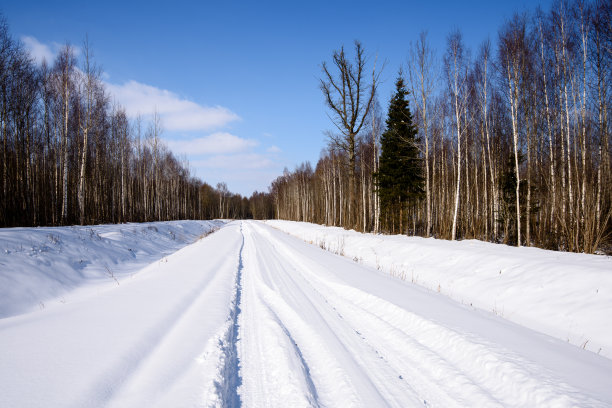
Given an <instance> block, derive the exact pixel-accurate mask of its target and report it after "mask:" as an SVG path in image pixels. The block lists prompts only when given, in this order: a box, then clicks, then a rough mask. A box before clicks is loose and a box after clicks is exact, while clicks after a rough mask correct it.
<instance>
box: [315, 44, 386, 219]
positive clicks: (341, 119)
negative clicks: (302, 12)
mask: <svg viewBox="0 0 612 408" xmlns="http://www.w3.org/2000/svg"><path fill="white" fill-rule="evenodd" d="M332 60H333V66H334V67H335V69H334V70H331V69H330V67H329V66H328V65H327V63H326V62H323V64H322V70H323V78H321V79H320V87H321V91H323V95H324V96H325V102H326V104H327V106H328V107H329V108H330V110H331V115H330V119H331V121H332V122H333V124H334V126H335V127H336V129H337V130H338V131H339V132H340V134H339V135H337V136H336V134H335V133H333V132H330V133H329V134H330V137H331V140H332V142H333V143H334V144H335V145H337V146H338V147H339V148H340V149H341V150H342V151H344V152H346V154H347V156H348V168H349V186H348V187H349V206H348V220H349V222H352V221H353V217H354V215H355V212H356V211H355V208H354V207H355V189H356V179H357V176H356V173H357V172H356V138H357V135H358V134H359V132H360V131H361V129H362V127H363V125H364V123H365V121H366V118H367V116H368V113H369V111H370V109H371V107H372V103H373V101H374V95H376V87H377V86H378V80H379V77H380V72H378V73H377V72H376V65H374V68H373V69H372V80H371V82H368V80H367V79H366V71H365V70H366V63H367V61H366V57H365V56H364V50H363V46H362V45H361V43H360V42H359V41H355V61H354V62H351V61H350V60H349V59H348V58H347V56H346V54H345V52H344V47H341V48H340V51H334V54H333V57H332ZM334 71H335V72H334Z"/></svg>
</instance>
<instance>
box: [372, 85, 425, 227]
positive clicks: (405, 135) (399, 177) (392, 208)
mask: <svg viewBox="0 0 612 408" xmlns="http://www.w3.org/2000/svg"><path fill="white" fill-rule="evenodd" d="M407 96H408V91H407V90H406V86H405V84H404V80H403V78H402V77H401V75H400V76H399V77H398V79H397V81H396V83H395V95H394V96H393V98H392V99H391V103H390V105H389V113H388V115H387V130H386V131H385V132H384V133H383V134H382V137H381V156H380V167H379V170H378V172H377V173H376V175H375V176H376V184H377V187H378V191H379V193H380V200H381V206H382V209H383V214H382V215H381V217H382V218H383V221H384V220H386V225H387V228H389V229H390V230H392V231H395V229H396V227H399V231H400V232H403V218H404V217H403V214H404V211H403V210H404V208H405V207H406V205H411V204H414V203H416V202H417V201H418V200H419V199H421V198H422V197H423V194H424V190H423V187H424V186H423V183H424V177H423V163H422V160H421V158H420V157H419V150H418V147H417V141H418V140H417V129H416V127H415V126H414V124H413V122H412V114H411V113H410V107H409V105H408V100H407Z"/></svg>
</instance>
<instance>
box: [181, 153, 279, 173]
mask: <svg viewBox="0 0 612 408" xmlns="http://www.w3.org/2000/svg"><path fill="white" fill-rule="evenodd" d="M190 164H192V165H193V166H194V167H200V168H208V169H231V170H258V169H267V168H271V167H273V166H274V165H275V163H274V162H273V161H272V160H270V159H269V158H267V157H266V156H263V155H261V154H258V153H245V154H231V155H218V156H212V157H210V158H207V159H204V160H195V161H190Z"/></svg>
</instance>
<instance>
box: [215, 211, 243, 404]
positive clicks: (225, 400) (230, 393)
mask: <svg viewBox="0 0 612 408" xmlns="http://www.w3.org/2000/svg"><path fill="white" fill-rule="evenodd" d="M240 235H241V236H242V242H241V244H240V251H239V252H238V268H237V270H236V280H235V289H234V293H233V298H232V303H231V309H230V314H229V317H228V322H229V327H228V329H227V332H226V334H225V338H224V339H223V340H222V341H221V342H220V347H221V350H222V356H221V360H222V364H223V368H222V371H221V382H217V381H216V382H215V387H216V389H217V395H218V396H219V399H220V400H221V405H222V406H223V407H228V408H236V407H240V406H241V405H242V403H241V400H240V395H239V394H238V388H239V387H240V386H241V385H242V378H241V377H240V369H239V368H240V357H239V356H238V347H237V342H238V338H239V334H238V333H239V324H238V316H239V315H240V304H241V303H240V302H241V298H242V270H243V267H244V266H243V262H242V250H243V249H244V233H243V232H242V222H241V223H240Z"/></svg>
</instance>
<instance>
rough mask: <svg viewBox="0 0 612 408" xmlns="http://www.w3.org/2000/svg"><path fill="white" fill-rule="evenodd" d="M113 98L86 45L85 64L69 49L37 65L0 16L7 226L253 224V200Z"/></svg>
mask: <svg viewBox="0 0 612 408" xmlns="http://www.w3.org/2000/svg"><path fill="white" fill-rule="evenodd" d="M77 67H79V68H77ZM110 99H111V98H110V95H108V93H107V91H106V90H105V88H104V86H103V83H102V81H101V80H100V75H99V70H98V69H97V68H96V65H95V62H94V61H93V55H92V52H91V49H90V47H89V44H88V42H87V40H86V42H85V44H84V47H83V61H81V65H79V63H78V61H77V58H76V57H75V52H74V49H73V47H71V46H70V45H68V44H67V45H65V46H64V47H62V48H61V50H60V51H59V53H58V55H57V57H56V58H55V61H44V62H43V63H42V65H40V66H37V65H36V64H35V63H34V61H33V59H32V58H31V56H30V55H29V54H28V53H27V52H26V50H25V49H24V47H23V45H22V44H21V43H20V42H19V41H16V40H14V39H13V38H12V37H11V36H10V34H9V30H8V24H7V22H6V21H5V20H4V19H3V18H1V17H0V132H1V134H0V138H1V140H0V143H1V149H2V151H1V152H0V172H2V174H1V183H2V186H1V188H0V227H9V226H35V225H67V224H73V223H80V224H92V223H108V222H127V221H154V220H173V219H184V218H195V219H210V218H219V217H225V218H249V217H251V216H252V209H251V207H252V206H250V205H249V200H248V199H245V198H243V197H241V196H240V195H237V194H232V193H230V192H229V191H228V190H227V186H226V185H225V186H224V188H219V189H215V188H212V187H211V186H210V185H208V184H206V183H203V182H202V181H200V180H198V179H196V178H194V177H192V176H191V174H190V171H189V164H188V163H187V161H186V160H181V159H179V158H177V157H176V156H175V155H174V154H173V153H172V152H170V151H169V150H168V149H167V148H166V146H165V145H164V144H163V143H162V140H161V136H162V132H163V128H162V123H161V119H160V117H159V115H157V114H154V115H153V118H152V120H151V122H150V123H149V126H147V124H143V121H142V119H141V118H139V119H137V120H136V121H134V122H132V121H130V120H129V119H128V117H127V115H126V113H125V110H124V109H123V108H121V107H120V106H116V105H114V104H112V103H111V101H110ZM145 129H146V130H145ZM256 199H257V202H258V205H257V206H254V207H255V208H256V212H257V216H260V217H264V216H269V214H270V212H272V211H273V207H272V206H271V204H268V207H265V205H266V203H268V202H269V200H270V199H268V200H267V201H266V200H265V197H263V198H262V197H261V196H259V195H258V196H257V197H256ZM219 200H221V203H222V204H223V205H222V206H219ZM245 200H246V201H245ZM264 207H265V208H264Z"/></svg>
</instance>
